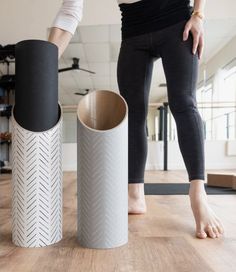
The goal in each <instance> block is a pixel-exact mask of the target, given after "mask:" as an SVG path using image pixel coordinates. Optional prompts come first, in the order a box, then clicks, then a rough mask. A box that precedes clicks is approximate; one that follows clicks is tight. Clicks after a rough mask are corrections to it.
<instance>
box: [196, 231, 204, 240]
mask: <svg viewBox="0 0 236 272" xmlns="http://www.w3.org/2000/svg"><path fill="white" fill-rule="evenodd" d="M196 236H197V237H198V238H200V239H205V238H207V234H206V232H205V231H204V230H200V231H197V233H196Z"/></svg>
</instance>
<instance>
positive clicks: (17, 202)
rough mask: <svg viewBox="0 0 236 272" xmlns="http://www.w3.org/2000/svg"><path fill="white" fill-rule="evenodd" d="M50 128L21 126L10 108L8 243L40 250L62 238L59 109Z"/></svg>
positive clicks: (60, 116)
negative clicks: (10, 237)
mask: <svg viewBox="0 0 236 272" xmlns="http://www.w3.org/2000/svg"><path fill="white" fill-rule="evenodd" d="M59 109H60V110H59V112H60V113H59V119H58V122H57V123H56V125H55V126H53V127H52V128H51V129H49V130H46V131H42V132H34V131H29V130H27V129H25V128H23V127H21V126H20V125H19V124H18V123H17V121H16V119H15V116H14V107H13V109H12V241H13V243H14V244H15V245H17V246H20V247H43V246H47V245H51V244H54V243H56V242H58V241H60V240H61V239H62V178H63V176H62V108H61V105H60V104H59Z"/></svg>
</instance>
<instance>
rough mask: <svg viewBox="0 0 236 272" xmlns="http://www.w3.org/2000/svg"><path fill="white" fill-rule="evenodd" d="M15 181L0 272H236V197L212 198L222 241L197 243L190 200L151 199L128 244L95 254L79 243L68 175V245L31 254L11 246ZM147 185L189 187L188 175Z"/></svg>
mask: <svg viewBox="0 0 236 272" xmlns="http://www.w3.org/2000/svg"><path fill="white" fill-rule="evenodd" d="M231 171H233V170H228V171H226V172H231ZM209 172H210V171H209ZM212 172H213V171H212ZM219 172H222V170H219ZM10 179H11V176H8V175H2V176H1V180H0V271H6V272H11V271H14V272H18V271H23V272H27V271H37V272H40V271H44V272H51V271H57V272H60V271H63V272H65V271H83V272H87V271H89V272H90V271H91V272H95V271H96V272H100V271H101V272H112V271H116V272H117V271H120V272H126V271H127V272H132V271H135V272H139V271H140V272H141V271H142V272H143V271H145V272H149V271H155V272H162V271H165V272H172V271H180V272H183V271H186V272H195V271H196V272H208V271H216V272H231V271H236V258H235V256H236V255H235V254H236V212H235V210H236V209H235V208H236V196H235V195H217V196H213V195H210V196H208V198H209V201H210V203H211V206H212V207H213V209H214V210H215V212H216V213H217V214H218V216H219V217H220V218H221V219H222V221H223V224H224V226H225V231H226V233H225V236H224V237H222V238H219V239H210V238H207V239H205V240H199V239H197V238H195V237H194V221H193V216H192V213H191V210H190V207H189V198H188V196H182V195H181V196H146V200H147V206H148V212H147V213H146V214H145V215H130V216H129V243H128V244H127V245H125V246H122V247H119V248H116V249H110V250H92V249H85V248H82V247H80V246H79V244H78V242H77V241H76V173H75V172H66V173H64V217H63V222H64V228H63V234H64V237H63V240H62V241H61V242H59V243H57V244H55V245H53V246H48V247H45V248H33V249H32V248H31V249H27V248H19V247H16V246H14V245H13V244H12V242H11V231H10V230H11V227H10V226H11V225H10V224H11V216H10V203H11V202H10ZM145 182H147V183H151V182H155V183H158V182H187V175H186V172H185V171H173V170H172V171H168V172H167V171H147V172H146V173H145Z"/></svg>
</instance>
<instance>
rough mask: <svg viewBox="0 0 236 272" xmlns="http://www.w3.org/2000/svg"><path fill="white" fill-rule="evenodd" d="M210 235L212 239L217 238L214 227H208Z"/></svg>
mask: <svg viewBox="0 0 236 272" xmlns="http://www.w3.org/2000/svg"><path fill="white" fill-rule="evenodd" d="M207 231H208V234H209V236H210V237H211V238H216V235H215V232H214V231H213V228H212V226H208V227H207Z"/></svg>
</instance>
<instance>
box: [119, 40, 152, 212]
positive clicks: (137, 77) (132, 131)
mask: <svg viewBox="0 0 236 272" xmlns="http://www.w3.org/2000/svg"><path fill="white" fill-rule="evenodd" d="M148 49H149V43H148V36H147V35H139V36H136V37H132V38H129V39H126V40H123V41H122V44H121V48H120V53H119V58H118V64H117V80H118V85H119V90H120V94H121V95H122V96H123V97H124V98H125V100H126V102H127V104H128V108H129V110H128V182H129V213H143V212H145V211H146V204H145V197H144V171H145V164H146V158H147V135H146V117H147V113H148V98H149V90H150V83H151V76H152V69H153V57H152V56H150V54H149V51H148Z"/></svg>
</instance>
